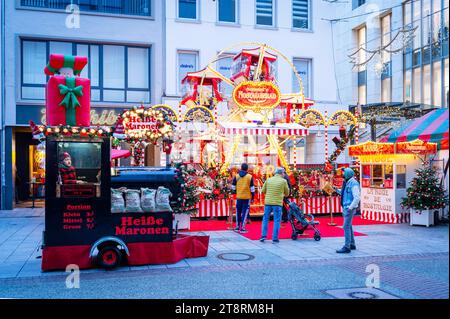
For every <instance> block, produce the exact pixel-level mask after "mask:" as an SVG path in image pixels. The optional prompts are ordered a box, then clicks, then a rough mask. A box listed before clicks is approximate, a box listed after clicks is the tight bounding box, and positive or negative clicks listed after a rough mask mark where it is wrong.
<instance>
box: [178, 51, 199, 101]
mask: <svg viewBox="0 0 450 319" xmlns="http://www.w3.org/2000/svg"><path fill="white" fill-rule="evenodd" d="M197 60H198V53H197V52H186V51H180V52H178V92H179V93H181V81H182V80H183V79H184V77H185V76H186V74H187V73H188V72H194V71H197V70H198V67H197Z"/></svg>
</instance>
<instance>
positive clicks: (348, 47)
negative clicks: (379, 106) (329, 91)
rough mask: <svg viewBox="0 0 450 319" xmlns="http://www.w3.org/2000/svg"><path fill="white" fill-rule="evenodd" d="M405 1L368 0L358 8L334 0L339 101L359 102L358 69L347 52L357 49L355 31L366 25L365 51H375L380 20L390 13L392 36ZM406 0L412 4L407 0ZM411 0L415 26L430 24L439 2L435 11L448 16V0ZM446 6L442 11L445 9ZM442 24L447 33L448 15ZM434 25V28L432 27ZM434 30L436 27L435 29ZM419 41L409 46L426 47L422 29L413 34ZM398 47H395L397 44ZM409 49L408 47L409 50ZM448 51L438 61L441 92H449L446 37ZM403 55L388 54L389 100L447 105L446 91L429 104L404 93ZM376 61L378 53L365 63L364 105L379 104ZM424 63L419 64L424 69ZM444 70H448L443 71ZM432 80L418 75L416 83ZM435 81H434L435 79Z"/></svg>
mask: <svg viewBox="0 0 450 319" xmlns="http://www.w3.org/2000/svg"><path fill="white" fill-rule="evenodd" d="M404 3H408V1H402V0H393V1H382V0H368V1H365V4H363V5H361V6H360V7H358V8H355V9H352V2H351V1H349V2H347V3H344V2H341V3H339V2H337V3H336V4H335V6H336V7H335V8H336V16H335V18H336V19H337V20H339V21H337V22H335V23H334V26H333V31H334V43H335V45H334V50H335V54H336V72H337V85H338V89H339V93H340V97H341V100H342V102H343V104H347V105H356V104H357V102H358V91H357V88H358V78H357V75H358V74H357V70H356V69H352V64H351V63H350V60H349V57H348V55H350V54H352V53H354V52H355V51H356V50H357V49H358V41H357V35H356V33H357V30H358V29H359V28H361V27H363V26H365V27H366V30H367V34H366V42H365V44H366V47H367V49H368V50H375V49H377V48H379V47H380V46H381V36H382V34H381V26H380V22H381V21H380V19H381V18H382V17H383V16H385V15H388V14H390V15H391V38H394V36H395V35H396V34H397V33H398V31H399V30H400V29H402V28H403V27H404V23H403V18H404V8H403V4H404ZM409 3H411V2H410V1H409ZM412 3H413V4H414V5H415V6H417V7H419V6H420V8H421V10H419V11H420V14H419V15H418V17H416V18H414V17H412V19H411V20H412V21H413V22H414V26H415V25H416V24H419V23H421V24H422V26H425V25H429V24H432V21H431V19H432V18H431V17H432V16H434V14H433V6H434V4H435V3H437V4H438V5H439V9H438V12H441V13H443V15H444V16H447V17H448V0H434V1H433V0H416V1H412ZM427 6H430V8H431V11H430V12H429V13H428V14H427V12H428V11H427V9H426V7H427ZM444 9H445V11H444ZM441 26H445V27H446V29H447V31H446V32H447V34H448V18H447V20H446V22H445V21H442V23H441ZM433 28H434V27H433ZM434 29H435V30H436V32H437V31H438V30H437V28H434ZM415 35H416V37H417V41H418V45H414V46H413V48H412V49H416V48H423V47H425V46H426V42H427V41H428V36H427V34H425V32H423V29H422V30H418V31H416V33H415ZM396 47H398V46H396ZM412 49H411V50H412ZM446 50H447V53H446V54H443V55H442V57H441V59H440V61H441V62H440V63H441V67H442V71H441V72H442V78H441V79H440V80H439V82H440V84H439V85H440V86H441V92H445V91H446V92H448V75H447V78H445V76H444V74H445V73H448V66H447V69H445V66H444V64H445V63H444V62H445V59H447V65H448V40H447V49H446ZM404 54H406V51H402V52H399V53H397V54H392V55H391V63H392V64H391V65H392V72H391V73H392V75H391V99H390V101H388V102H406V103H407V102H410V103H418V104H424V105H425V107H430V104H431V106H432V107H438V108H439V107H448V93H447V97H445V95H446V94H445V93H443V94H442V100H441V99H440V98H439V100H438V101H437V102H433V101H432V102H431V103H428V102H427V101H426V100H424V99H423V94H422V99H421V100H418V101H414V100H413V99H412V98H410V97H407V96H405V94H404V89H405V86H404V79H405V72H404V71H405V69H404ZM378 62H379V60H378V59H377V56H375V58H373V59H372V60H371V61H370V62H369V63H368V65H367V101H366V103H365V104H372V103H380V102H382V97H381V78H380V75H379V74H377V73H376V72H375V66H376V64H377V63H378ZM424 65H425V62H423V63H422V66H419V68H423V67H424ZM446 70H447V72H445V71H446ZM432 79H433V78H432V75H431V80H430V79H428V80H427V79H426V77H423V76H422V78H421V83H420V85H419V87H420V90H415V91H419V93H420V92H421V91H423V90H424V88H425V87H427V88H428V87H431V86H432V84H433V83H431V82H432ZM435 82H436V81H435ZM412 94H414V92H412Z"/></svg>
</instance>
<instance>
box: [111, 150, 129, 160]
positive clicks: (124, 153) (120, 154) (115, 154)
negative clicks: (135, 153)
mask: <svg viewBox="0 0 450 319" xmlns="http://www.w3.org/2000/svg"><path fill="white" fill-rule="evenodd" d="M130 156H131V152H130V151H128V150H114V149H113V150H111V159H118V158H127V157H130Z"/></svg>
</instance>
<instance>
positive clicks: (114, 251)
mask: <svg viewBox="0 0 450 319" xmlns="http://www.w3.org/2000/svg"><path fill="white" fill-rule="evenodd" d="M121 261H122V254H121V252H120V250H119V248H117V247H116V246H105V247H103V248H102V249H101V250H100V251H99V252H98V255H97V262H98V265H99V266H100V267H102V268H105V269H113V268H116V267H117V266H119V265H120V262H121Z"/></svg>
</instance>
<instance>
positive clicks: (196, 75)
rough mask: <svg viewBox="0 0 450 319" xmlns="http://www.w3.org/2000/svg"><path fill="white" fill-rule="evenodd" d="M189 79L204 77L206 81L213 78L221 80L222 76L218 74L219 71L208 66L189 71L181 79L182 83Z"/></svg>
mask: <svg viewBox="0 0 450 319" xmlns="http://www.w3.org/2000/svg"><path fill="white" fill-rule="evenodd" d="M187 79H204V82H206V81H208V80H213V79H216V80H221V78H220V77H219V76H218V75H217V73H215V72H214V71H212V70H211V69H210V68H208V67H206V68H204V69H203V70H200V71H195V72H188V73H187V74H186V76H185V77H184V78H183V80H182V81H181V83H184V82H185V81H186V80H187Z"/></svg>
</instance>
